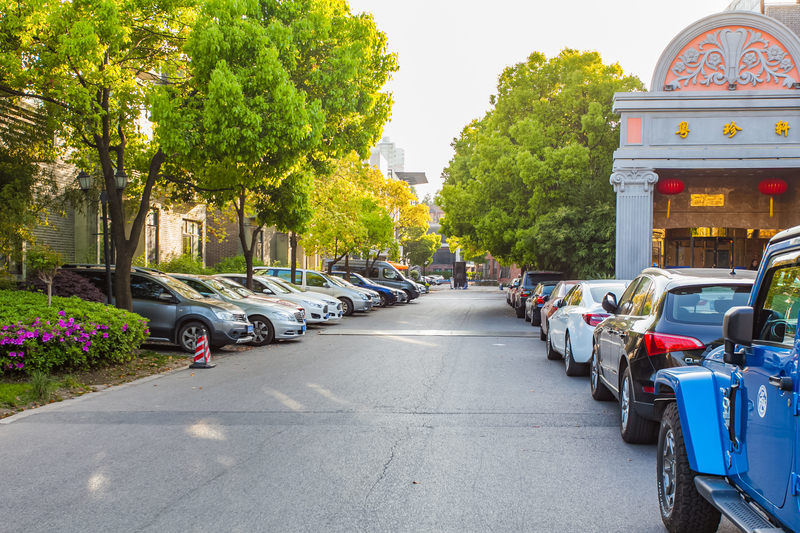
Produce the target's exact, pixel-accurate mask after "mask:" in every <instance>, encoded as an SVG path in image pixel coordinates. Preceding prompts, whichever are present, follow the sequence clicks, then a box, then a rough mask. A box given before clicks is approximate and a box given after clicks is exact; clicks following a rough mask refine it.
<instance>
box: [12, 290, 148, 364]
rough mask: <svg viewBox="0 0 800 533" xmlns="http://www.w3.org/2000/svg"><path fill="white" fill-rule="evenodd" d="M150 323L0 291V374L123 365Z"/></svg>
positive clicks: (67, 301)
mask: <svg viewBox="0 0 800 533" xmlns="http://www.w3.org/2000/svg"><path fill="white" fill-rule="evenodd" d="M148 334H149V330H148V329H147V320H145V319H144V318H142V317H140V316H139V315H137V314H134V313H131V312H128V311H124V310H122V309H117V308H114V307H110V306H106V305H103V304H99V303H95V302H85V301H83V300H81V299H80V298H75V297H73V298H59V297H53V306H52V307H48V306H47V297H46V296H44V295H42V294H38V293H33V292H26V291H0V370H2V371H4V372H8V371H11V372H26V373H31V372H33V371H35V370H40V371H42V372H51V371H54V370H70V369H85V368H91V367H96V366H99V365H101V364H104V363H110V362H114V363H117V362H123V361H127V360H129V359H130V358H131V356H132V352H133V350H135V349H137V348H139V346H141V344H142V343H143V342H144V341H145V339H147V336H148Z"/></svg>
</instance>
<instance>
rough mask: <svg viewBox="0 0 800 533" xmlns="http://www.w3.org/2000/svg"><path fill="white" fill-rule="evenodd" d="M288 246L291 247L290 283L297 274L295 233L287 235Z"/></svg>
mask: <svg viewBox="0 0 800 533" xmlns="http://www.w3.org/2000/svg"><path fill="white" fill-rule="evenodd" d="M289 246H291V247H292V253H291V260H290V261H291V267H292V283H294V282H295V281H294V280H295V274H297V233H295V232H291V233H290V234H289Z"/></svg>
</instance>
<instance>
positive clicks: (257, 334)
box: [248, 315, 275, 346]
mask: <svg viewBox="0 0 800 533" xmlns="http://www.w3.org/2000/svg"><path fill="white" fill-rule="evenodd" d="M248 318H249V319H250V322H251V323H252V324H253V340H252V341H250V342H249V343H248V344H249V345H250V346H266V345H267V344H269V343H271V342H272V341H274V340H275V328H274V327H273V326H272V322H270V321H269V319H268V318H266V317H263V316H261V315H253V316H251V317H248Z"/></svg>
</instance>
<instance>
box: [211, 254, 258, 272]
mask: <svg viewBox="0 0 800 533" xmlns="http://www.w3.org/2000/svg"><path fill="white" fill-rule="evenodd" d="M253 266H254V267H257V266H267V265H265V264H264V263H263V262H262V261H259V260H258V259H256V258H255V257H254V258H253ZM214 270H216V271H217V272H219V273H220V274H244V273H245V272H247V263H246V262H245V260H244V256H243V255H236V256H233V257H226V258H225V259H223V260H222V261H220V262H219V263H217V264H216V265H214Z"/></svg>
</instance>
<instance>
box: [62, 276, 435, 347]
mask: <svg viewBox="0 0 800 533" xmlns="http://www.w3.org/2000/svg"><path fill="white" fill-rule="evenodd" d="M389 266H391V265H389ZM380 267H381V268H384V265H380ZM392 268H393V267H392ZM63 269H64V270H68V271H71V272H74V273H76V274H78V275H80V276H82V277H84V278H86V279H87V280H89V281H90V282H91V283H92V284H93V285H94V286H96V287H97V288H98V289H99V290H100V291H101V292H103V293H104V294H105V292H106V288H107V280H106V270H105V266H104V265H87V264H70V265H65V266H64V267H63ZM395 272H397V275H398V276H399V278H397V279H395V280H394V281H396V282H397V283H400V284H403V283H406V284H407V285H408V286H409V289H408V290H400V289H397V288H394V287H391V286H387V284H384V283H382V282H381V281H380V280H377V281H373V280H368V279H366V278H364V277H362V276H360V275H359V274H356V273H351V275H350V279H349V280H346V279H343V278H345V277H346V274H345V273H344V272H338V271H334V272H333V273H332V274H331V275H328V274H324V273H322V272H318V271H314V270H306V269H297V270H296V272H295V280H297V281H298V284H296V285H295V284H293V283H291V282H290V281H289V279H291V270H290V269H288V268H287V269H282V268H271V267H270V268H267V267H263V268H259V269H257V271H256V273H255V275H254V276H253V290H252V291H251V290H249V289H247V288H246V287H245V285H246V284H247V277H246V276H245V275H244V274H236V273H231V274H216V275H193V274H168V273H164V272H161V271H159V270H156V269H152V268H141V267H133V269H132V270H131V274H130V285H131V296H132V300H133V311H134V312H135V313H137V314H139V315H141V316H143V317H144V318H147V319H148V321H149V329H150V338H149V339H148V340H149V341H151V342H167V343H173V344H178V345H179V346H180V347H181V349H183V350H184V351H186V352H190V353H193V352H194V348H195V343H196V340H197V339H198V338H199V336H200V335H202V334H206V335H207V336H208V337H209V344H210V345H212V346H215V347H220V346H225V345H230V344H249V345H253V346H264V345H267V344H270V343H272V342H274V341H276V340H287V339H297V338H300V337H302V336H304V335H305V333H306V328H307V324H327V323H333V322H336V321H339V320H340V319H341V318H342V317H343V316H350V315H352V314H353V313H355V312H367V311H370V310H371V309H373V308H375V307H387V306H391V305H395V304H397V303H407V302H409V301H410V300H411V298H409V296H408V294H412V296H413V298H418V297H419V294H420V292H419V291H418V290H412V289H411V287H416V285H411V284H410V283H411V282H409V281H408V280H405V278H403V277H402V275H401V274H399V272H398V271H396V270H395ZM387 275H389V274H388V273H387ZM114 280H115V269H114V268H113V267H112V268H111V282H112V284H113V283H114ZM112 301H113V298H112Z"/></svg>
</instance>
